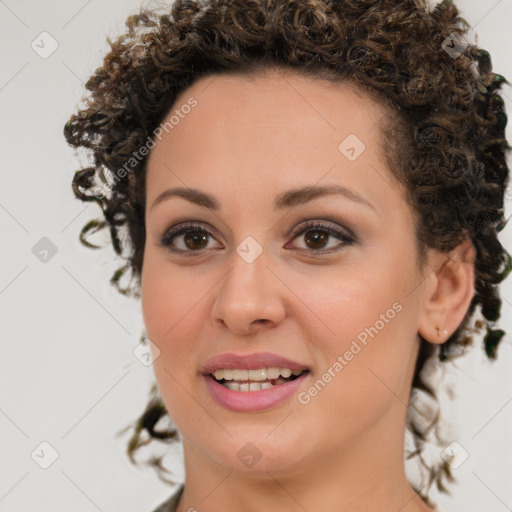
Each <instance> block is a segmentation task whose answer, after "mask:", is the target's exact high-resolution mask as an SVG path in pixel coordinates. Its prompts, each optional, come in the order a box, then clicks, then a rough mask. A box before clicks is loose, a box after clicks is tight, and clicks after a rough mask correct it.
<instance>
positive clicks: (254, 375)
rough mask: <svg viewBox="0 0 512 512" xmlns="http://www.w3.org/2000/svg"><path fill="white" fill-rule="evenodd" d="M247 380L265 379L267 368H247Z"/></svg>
mask: <svg viewBox="0 0 512 512" xmlns="http://www.w3.org/2000/svg"><path fill="white" fill-rule="evenodd" d="M249 380H254V381H258V380H267V370H265V368H260V369H259V370H249Z"/></svg>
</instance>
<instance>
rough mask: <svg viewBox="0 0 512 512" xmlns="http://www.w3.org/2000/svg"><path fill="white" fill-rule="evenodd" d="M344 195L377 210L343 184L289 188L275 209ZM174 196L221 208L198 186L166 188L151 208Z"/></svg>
mask: <svg viewBox="0 0 512 512" xmlns="http://www.w3.org/2000/svg"><path fill="white" fill-rule="evenodd" d="M334 194H338V195H342V196H344V197H346V198H348V199H350V200H352V201H355V202H357V203H361V204H364V205H366V206H369V207H370V208H371V209H373V210H374V211H376V210H375V207H374V206H373V205H372V204H371V203H370V202H369V201H367V200H366V199H365V198H364V197H362V196H361V195H359V194H358V193H357V192H355V191H354V190H351V189H349V188H346V187H343V186H341V185H326V186H311V187H303V188H297V189H293V190H288V191H287V192H283V193H281V194H279V195H278V196H276V198H275V200H274V210H284V209H287V208H293V207H295V206H299V205H301V204H305V203H308V202H310V201H313V200H314V199H318V198H319V197H324V196H327V195H334ZM172 197H181V198H183V199H186V200H187V201H190V202H191V203H194V204H197V205H198V206H201V207H202V208H206V209H208V210H212V211H219V210H220V209H221V206H220V203H219V202H218V201H217V200H216V199H215V197H214V196H212V195H210V194H208V193H206V192H203V191H201V190H198V189H196V188H184V187H178V188H169V189H166V190H164V191H163V192H162V193H161V194H160V195H159V196H158V197H157V198H156V199H155V200H154V202H153V204H152V205H151V208H150V210H152V209H153V208H154V207H155V206H156V205H157V204H160V203H162V202H163V201H165V200H167V199H170V198H172Z"/></svg>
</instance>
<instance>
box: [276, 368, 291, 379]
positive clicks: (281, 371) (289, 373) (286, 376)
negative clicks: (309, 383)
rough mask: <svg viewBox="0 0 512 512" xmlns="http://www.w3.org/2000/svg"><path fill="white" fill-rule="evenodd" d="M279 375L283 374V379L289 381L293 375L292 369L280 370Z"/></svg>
mask: <svg viewBox="0 0 512 512" xmlns="http://www.w3.org/2000/svg"><path fill="white" fill-rule="evenodd" d="M279 373H280V374H281V377H284V378H285V379H287V378H288V377H289V376H290V375H291V374H292V371H291V370H290V368H280V369H279Z"/></svg>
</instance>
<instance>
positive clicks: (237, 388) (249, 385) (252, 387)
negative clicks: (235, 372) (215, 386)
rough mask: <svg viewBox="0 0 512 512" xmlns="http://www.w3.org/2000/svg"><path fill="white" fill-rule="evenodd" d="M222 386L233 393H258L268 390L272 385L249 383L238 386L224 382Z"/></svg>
mask: <svg viewBox="0 0 512 512" xmlns="http://www.w3.org/2000/svg"><path fill="white" fill-rule="evenodd" d="M224 386H225V387H227V388H228V389H231V390H233V391H260V390H261V389H270V388H271V387H273V386H274V385H273V384H271V383H270V382H250V383H247V382H246V383H243V384H239V383H238V382H225V383H224Z"/></svg>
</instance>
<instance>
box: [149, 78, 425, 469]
mask: <svg viewBox="0 0 512 512" xmlns="http://www.w3.org/2000/svg"><path fill="white" fill-rule="evenodd" d="M186 105H189V106H188V107H187V106H186ZM384 115H385V111H384V110H383V108H382V107H381V106H380V105H379V104H376V103H374V102H372V101H370V100H369V99H367V98H364V97H362V95H360V94H358V93H357V92H355V91H354V89H353V88H351V87H349V86H348V85H347V84H332V83H327V82H323V81H319V80H315V79H311V78H305V77H301V76H297V75H294V74H291V73H284V74H281V75H278V74H268V75H266V76H259V77H258V78H251V79H247V78H244V77H241V76H235V75H232V76H227V75H219V76H215V77H211V76H210V77H207V78H203V79H201V80H200V81H198V82H196V83H194V84H193V85H192V86H191V87H190V88H189V89H187V90H186V91H184V92H183V93H182V94H181V96H180V97H179V98H178V100H177V102H176V104H175V106H174V107H173V109H172V112H170V113H169V115H168V117H167V119H166V121H167V123H168V124H167V130H163V131H162V134H161V136H160V140H158V139H155V140H156V142H157V143H156V146H155V147H154V149H152V151H151V154H150V158H149V161H148V169H147V205H146V229H147V238H146V245H145V251H144V264H143V271H142V308H143V316H144V322H145V326H146V331H147V335H148V338H149V339H150V340H151V341H152V342H153V344H154V345H155V346H156V347H158V351H159V352H158V351H157V350H156V349H155V348H154V355H158V354H159V355H158V357H157V358H156V359H155V361H154V369H155V373H156V377H157V380H158V384H159V388H160V392H161V394H162V396H163V399H164V402H165V405H166V407H167V409H168V411H169V414H170V416H171V418H172V419H173V421H174V423H175V425H176V426H177V428H178V430H179V431H180V433H181V435H182V437H183V440H184V446H185V457H187V454H188V456H190V457H192V456H193V457H196V458H199V459H202V462H203V463H204V464H214V465H220V466H222V467H224V468H227V469H236V470H243V471H274V472H275V473H272V474H280V473H279V472H280V471H286V472H288V473H289V472H292V471H294V470H297V471H300V470H301V468H303V467H307V468H308V469H309V470H311V468H312V465H314V464H315V463H317V464H320V463H321V464H322V466H323V467H326V465H327V466H328V465H329V464H330V463H333V464H334V460H339V458H340V457H342V458H344V460H346V461H348V460H350V457H353V458H354V459H353V460H354V461H355V460H358V461H361V462H362V463H366V464H368V461H369V457H370V456H371V457H372V458H373V459H374V458H375V457H376V453H378V454H381V453H382V454H383V456H385V457H387V458H388V459H389V457H390V456H396V457H399V458H400V460H402V452H401V451H400V450H399V448H401V447H402V443H403V428H404V422H405V417H406V413H407V404H408V398H409V392H410V387H411V379H412V375H413V370H414V364H415V360H416V356H417V351H418V336H417V332H418V322H419V317H420V314H421V308H422V306H421V304H422V300H421V297H422V294H423V293H424V281H423V276H422V274H421V272H420V269H419V268H418V266H417V252H416V245H415V235H414V223H413V215H412V212H411V210H410V208H409V207H408V205H407V204H406V202H405V199H404V194H403V191H402V190H401V189H400V188H399V186H398V185H397V184H396V183H395V181H394V180H393V178H392V177H391V174H390V172H389V171H388V169H387V168H386V165H385V163H384V156H383V149H384V148H382V147H381V143H380V130H381V128H380V126H379V121H380V120H382V118H383V116H384ZM172 116H173V117H172ZM164 124H165V121H164ZM331 187H332V188H333V190H334V187H336V188H337V189H338V192H337V193H329V194H323V193H321V191H322V190H324V191H325V190H327V188H331ZM173 188H180V189H182V191H183V190H184V191H185V192H186V193H187V195H188V199H187V198H185V197H184V194H181V195H178V194H174V195H173V194H169V193H168V194H167V195H166V197H163V198H162V197H161V198H160V200H158V199H157V198H159V197H160V195H161V194H162V193H163V192H164V191H166V190H168V189H173ZM317 188H319V190H320V192H314V191H315V190H316V189H317ZM299 190H302V192H298V191H299ZM203 195H204V196H206V195H208V198H209V199H205V198H204V197H203ZM186 223H192V224H193V226H192V227H190V226H189V227H188V228H186V230H184V231H182V232H180V233H178V234H175V236H174V237H172V236H168V237H167V243H168V246H164V245H162V243H161V239H162V238H163V237H164V235H166V233H168V232H169V230H170V229H171V228H174V227H177V226H182V227H183V225H184V224H186ZM318 223H320V224H322V225H321V226H316V225H317V224H318ZM237 355H238V356H242V357H247V359H244V360H243V361H242V360H236V357H234V356H237ZM280 359H281V360H280ZM283 359H284V360H283ZM274 367H279V368H289V369H291V370H300V369H306V370H307V371H305V372H303V373H302V374H301V376H300V377H299V378H297V379H296V380H293V381H290V382H287V383H282V384H278V383H277V382H278V381H276V380H273V381H270V382H268V381H269V379H270V378H274V379H275V373H273V372H276V370H266V371H265V373H262V372H261V371H259V372H258V371H256V372H255V373H251V375H250V377H251V378H250V380H253V381H254V380H255V379H256V378H262V377H266V379H265V380H267V384H266V386H264V388H263V389H260V390H258V391H245V390H238V391H237V390H235V389H228V388H227V387H225V385H223V384H219V383H218V382H216V381H215V379H214V378H213V377H212V376H211V375H209V374H210V372H213V371H214V370H215V368H218V369H231V370H233V369H240V370H248V369H253V370H257V369H261V368H266V369H268V368H274ZM282 373H283V374H284V375H283V376H282V377H286V375H287V374H288V373H287V372H286V370H284V371H283V372H282ZM296 373H298V372H296ZM256 375H258V376H259V377H257V376H256ZM218 376H219V377H226V378H227V379H229V378H230V377H231V379H234V380H231V384H230V386H231V387H233V388H236V387H237V386H236V384H237V381H238V383H240V382H241V381H245V380H247V379H248V376H249V375H248V374H247V373H244V372H241V373H238V372H234V371H231V375H229V372H228V373H227V374H226V373H225V372H219V373H218ZM292 376H293V374H292ZM258 382H259V381H258ZM245 387H246V386H243V382H242V389H245ZM255 387H256V388H258V387H260V386H258V385H256V386H252V388H253V389H254V388H255ZM265 387H267V388H268V389H265ZM247 443H252V445H249V444H247ZM376 447H377V448H378V450H379V451H378V452H376ZM395 452H396V453H395ZM192 454H194V455H192ZM391 454H393V455H391ZM377 456H380V455H377ZM251 457H252V458H251ZM376 477H377V475H376Z"/></svg>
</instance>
